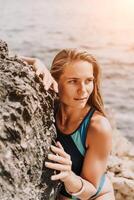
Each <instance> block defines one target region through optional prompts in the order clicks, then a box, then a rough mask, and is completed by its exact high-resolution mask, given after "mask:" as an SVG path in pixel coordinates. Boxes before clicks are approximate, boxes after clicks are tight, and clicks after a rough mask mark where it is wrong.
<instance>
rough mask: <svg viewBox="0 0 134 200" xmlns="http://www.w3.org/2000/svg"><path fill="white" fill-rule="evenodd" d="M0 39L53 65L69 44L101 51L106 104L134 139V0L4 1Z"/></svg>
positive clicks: (0, 12) (0, 11) (0, 9)
mask: <svg viewBox="0 0 134 200" xmlns="http://www.w3.org/2000/svg"><path fill="white" fill-rule="evenodd" d="M0 39H2V40H5V41H6V42H7V43H8V45H9V49H10V52H11V55H23V56H30V57H36V58H40V59H41V60H42V61H43V62H44V63H45V64H46V66H47V67H48V68H50V66H51V62H52V59H53V57H54V56H55V55H56V53H57V52H58V51H60V50H61V49H63V48H81V49H85V50H87V51H88V52H89V53H91V54H93V55H94V56H96V58H97V59H98V61H99V63H100V65H101V68H102V93H103V97H104V102H105V105H106V108H107V109H108V110H109V112H110V114H111V116H112V118H113V119H114V121H115V123H116V127H117V129H118V130H119V131H120V132H121V134H122V135H124V136H126V137H127V138H128V139H129V140H130V141H132V142H133V143H134V0H38V1H34V0H0Z"/></svg>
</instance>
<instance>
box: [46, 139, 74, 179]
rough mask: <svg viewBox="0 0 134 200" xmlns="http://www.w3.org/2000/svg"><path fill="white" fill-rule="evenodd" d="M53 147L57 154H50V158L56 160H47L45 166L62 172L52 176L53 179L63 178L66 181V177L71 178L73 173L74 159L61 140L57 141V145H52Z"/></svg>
mask: <svg viewBox="0 0 134 200" xmlns="http://www.w3.org/2000/svg"><path fill="white" fill-rule="evenodd" d="M51 149H52V151H53V152H54V153H55V154H56V155H53V154H49V155H48V159H49V160H52V161H54V163H53V162H45V166H46V167H48V168H50V169H54V170H57V171H60V173H58V174H56V175H53V176H51V180H61V181H63V182H65V181H66V178H69V176H70V175H71V173H72V170H71V167H72V161H71V159H70V155H69V154H67V153H66V152H65V151H64V149H63V147H62V145H61V144H60V142H57V147H56V146H53V145H52V146H51Z"/></svg>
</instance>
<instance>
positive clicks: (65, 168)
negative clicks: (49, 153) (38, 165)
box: [45, 162, 71, 171]
mask: <svg viewBox="0 0 134 200" xmlns="http://www.w3.org/2000/svg"><path fill="white" fill-rule="evenodd" d="M45 166H46V167H48V168H50V169H55V170H58V171H70V170H71V166H70V165H63V164H58V163H51V162H45Z"/></svg>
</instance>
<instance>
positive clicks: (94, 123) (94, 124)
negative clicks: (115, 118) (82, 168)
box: [87, 110, 112, 144]
mask: <svg viewBox="0 0 134 200" xmlns="http://www.w3.org/2000/svg"><path fill="white" fill-rule="evenodd" d="M111 135H112V128H111V125H110V122H109V120H108V118H107V117H105V116H103V115H102V114H101V113H100V112H99V111H97V110H96V111H95V112H94V115H93V116H92V118H91V121H90V124H89V126H88V130H87V143H88V144H90V143H92V142H95V141H98V142H101V141H102V142H103V141H104V140H109V139H111Z"/></svg>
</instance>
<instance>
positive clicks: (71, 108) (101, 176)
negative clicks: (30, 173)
mask: <svg viewBox="0 0 134 200" xmlns="http://www.w3.org/2000/svg"><path fill="white" fill-rule="evenodd" d="M23 59H24V60H25V61H27V62H28V63H29V64H32V65H33V66H34V68H35V70H36V73H37V74H38V75H40V74H42V75H43V81H44V85H45V87H46V89H48V88H49V87H50V86H51V87H53V88H54V89H55V90H56V91H58V97H59V100H58V102H56V104H55V125H56V129H57V144H56V146H53V145H52V146H51V149H52V151H53V152H54V154H49V155H48V159H49V160H50V162H46V163H45V165H46V167H48V168H51V169H54V170H57V172H58V173H57V174H55V175H53V176H52V177H51V179H52V180H61V181H62V182H63V186H62V188H61V191H60V194H59V195H58V197H57V199H58V200H69V199H83V200H87V199H96V200H114V199H115V198H114V192H113V187H112V184H111V182H110V180H109V178H108V177H107V175H106V174H105V171H106V165H107V159H108V156H109V154H110V152H111V148H112V130H111V126H110V124H109V121H108V119H107V117H106V115H105V112H104V107H103V100H102V97H101V94H100V68H99V64H98V63H97V61H96V59H95V58H94V57H93V56H92V55H90V54H88V53H87V52H85V51H79V50H77V49H64V50H62V51H61V52H59V53H58V54H57V55H56V56H55V58H54V60H53V63H52V67H51V71H50V72H51V75H52V76H51V75H50V73H49V71H48V70H47V69H46V68H45V66H44V65H43V64H42V63H41V62H40V61H39V60H38V59H32V58H24V57H23ZM57 89H58V90H57Z"/></svg>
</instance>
